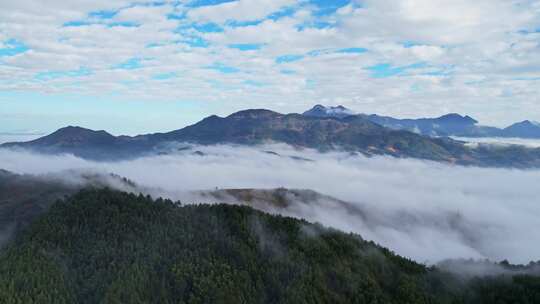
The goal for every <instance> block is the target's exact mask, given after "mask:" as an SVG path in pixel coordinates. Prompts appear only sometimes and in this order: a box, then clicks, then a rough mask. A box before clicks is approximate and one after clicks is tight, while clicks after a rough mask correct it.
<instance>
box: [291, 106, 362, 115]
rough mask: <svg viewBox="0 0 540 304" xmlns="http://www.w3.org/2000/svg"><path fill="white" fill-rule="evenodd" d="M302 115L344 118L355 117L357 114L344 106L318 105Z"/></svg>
mask: <svg viewBox="0 0 540 304" xmlns="http://www.w3.org/2000/svg"><path fill="white" fill-rule="evenodd" d="M302 115H304V116H311V117H337V118H343V117H347V116H350V115H355V113H354V112H353V111H351V110H349V109H347V108H345V107H344V106H341V105H339V106H337V107H325V106H323V105H320V104H319V105H316V106H314V107H313V108H311V109H310V110H308V111H306V112H304V113H303V114H302Z"/></svg>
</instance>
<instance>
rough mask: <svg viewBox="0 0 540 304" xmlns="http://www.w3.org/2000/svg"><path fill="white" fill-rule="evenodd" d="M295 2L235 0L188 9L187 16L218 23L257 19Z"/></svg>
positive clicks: (281, 0)
mask: <svg viewBox="0 0 540 304" xmlns="http://www.w3.org/2000/svg"><path fill="white" fill-rule="evenodd" d="M296 2H297V1H295V0H258V1H252V0H237V1H232V2H225V3H222V4H219V5H209V6H202V7H198V8H195V9H192V10H190V11H188V17H190V18H191V19H193V20H196V21H200V22H218V23H223V22H225V21H228V20H238V21H251V20H259V19H263V18H265V17H266V16H268V15H270V14H271V13H273V12H275V11H277V10H279V9H280V8H282V7H285V6H290V5H294V4H295V3H296Z"/></svg>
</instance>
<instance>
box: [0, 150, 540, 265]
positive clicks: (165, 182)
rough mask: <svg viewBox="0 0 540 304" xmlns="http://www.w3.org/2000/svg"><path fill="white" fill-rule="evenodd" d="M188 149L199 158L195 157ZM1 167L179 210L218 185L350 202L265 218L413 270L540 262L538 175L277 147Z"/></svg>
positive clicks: (2, 155)
mask: <svg viewBox="0 0 540 304" xmlns="http://www.w3.org/2000/svg"><path fill="white" fill-rule="evenodd" d="M196 150H198V151H202V152H203V153H204V156H200V154H201V153H193V152H194V151H196ZM265 151H273V152H277V153H278V154H279V155H280V156H278V155H275V154H273V153H267V152H265ZM291 156H297V157H303V158H307V159H311V160H313V161H306V160H298V158H295V157H291ZM0 164H2V167H3V168H4V169H7V170H11V171H14V172H18V173H31V174H45V173H51V172H60V171H62V170H67V169H81V170H85V169H89V170H98V171H100V172H114V173H116V174H119V175H122V176H125V177H128V178H130V179H132V180H134V181H135V182H137V183H139V184H140V185H143V186H146V187H150V188H154V189H158V188H159V189H161V190H159V191H158V190H153V191H152V194H154V195H156V194H159V195H165V196H168V197H171V198H174V199H181V200H183V201H184V202H213V200H209V199H208V198H206V199H205V198H202V197H200V196H196V195H194V194H193V192H192V191H193V190H201V189H210V190H213V189H215V188H216V187H218V188H220V189H224V188H263V189H264V188H277V187H286V188H297V189H312V190H316V191H318V192H320V193H323V194H327V195H330V196H333V197H335V198H337V199H340V200H343V201H346V202H349V203H350V204H351V206H353V209H354V210H356V211H354V212H353V211H351V209H350V208H347V207H344V206H342V205H340V204H336V203H335V201H333V200H330V199H325V198H324V197H321V198H317V199H315V200H314V201H313V203H311V204H305V203H302V202H298V203H295V204H293V205H291V206H290V207H289V208H287V209H285V210H283V209H279V210H273V212H278V213H282V214H286V215H291V216H296V217H303V218H306V219H308V220H310V221H318V222H321V223H323V224H325V225H328V226H331V227H335V228H338V229H342V230H345V231H353V232H357V233H359V234H361V235H362V236H363V237H364V238H366V239H369V240H374V241H376V242H378V243H380V244H382V245H384V246H387V247H389V248H391V249H393V250H395V251H396V252H397V253H398V254H401V255H404V256H407V257H411V258H414V259H416V260H418V261H420V262H428V263H434V262H438V261H441V260H444V259H447V258H477V259H478V258H489V259H492V260H497V261H499V260H503V259H508V260H510V261H511V262H515V263H527V262H529V261H531V260H538V259H540V245H539V244H540V234H538V233H537V231H536V230H535V229H534V227H540V205H539V204H538V191H537V183H538V181H539V180H540V171H520V170H504V169H480V168H466V167H453V166H447V165H443V164H437V163H431V162H422V161H415V160H404V159H403V160H400V159H392V158H385V157H377V158H371V159H367V158H364V157H359V156H351V155H349V154H346V153H327V154H319V153H317V152H315V151H311V150H302V151H299V150H295V149H293V148H290V147H287V146H283V145H276V146H265V147H257V148H245V147H230V146H213V147H193V149H192V150H187V151H185V152H184V153H181V154H178V155H164V156H158V157H151V158H142V159H138V160H133V161H125V162H118V163H93V162H88V161H84V160H81V159H78V158H75V157H73V156H67V155H66V156H41V155H35V154H26V153H20V152H19V153H15V152H10V151H6V150H0ZM205 200H206V201H205Z"/></svg>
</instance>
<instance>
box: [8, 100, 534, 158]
mask: <svg viewBox="0 0 540 304" xmlns="http://www.w3.org/2000/svg"><path fill="white" fill-rule="evenodd" d="M463 119H464V120H466V121H468V122H469V124H471V123H473V122H474V119H472V118H470V117H468V116H460V115H457V114H450V115H447V116H443V118H442V120H444V121H449V123H447V126H452V125H454V124H455V123H454V121H456V120H463ZM458 125H459V124H458ZM456 128H460V127H459V126H458V127H456ZM178 143H194V144H202V145H215V144H239V145H248V146H252V145H259V144H266V143H285V144H289V145H292V146H297V147H305V148H312V149H316V150H319V151H323V152H324V151H331V150H344V151H349V152H354V153H361V154H363V155H366V156H375V155H389V156H394V157H408V158H418V159H425V160H433V161H438V162H445V163H452V164H460V165H479V166H503V167H504V166H507V167H520V168H527V167H537V166H540V149H536V150H535V149H525V148H519V149H518V148H515V147H514V148H512V149H506V148H498V149H497V150H496V151H493V150H492V149H489V147H481V149H476V148H470V147H467V146H465V145H464V144H463V143H462V142H459V141H455V140H452V139H450V138H434V137H429V136H423V135H421V134H416V133H415V132H411V131H409V130H402V129H395V128H389V127H385V126H383V125H381V124H379V123H376V122H373V121H372V120H370V119H369V117H366V116H363V115H347V116H344V117H333V116H331V117H315V116H306V115H302V114H297V113H291V114H281V113H278V112H274V111H271V110H266V109H249V110H244V111H239V112H236V113H233V114H231V115H228V116H226V117H219V116H216V115H212V116H209V117H206V118H204V119H202V120H201V121H199V122H197V123H195V124H193V125H190V126H187V127H184V128H182V129H178V130H173V131H170V132H165V133H153V134H143V135H138V136H133V137H131V136H113V135H111V134H109V133H107V132H105V131H103V130H100V131H93V130H90V129H84V128H81V127H73V126H70V127H66V128H62V129H59V130H57V131H56V132H53V133H52V134H50V135H47V136H44V137H41V138H38V139H36V140H33V141H29V142H23V143H6V144H3V145H0V147H3V148H12V149H17V148H21V149H27V150H31V151H35V152H39V153H47V154H66V153H68V154H73V155H75V156H78V157H82V158H86V159H92V160H120V159H130V158H137V157H141V156H150V155H156V154H168V153H174V151H175V150H176V149H177V146H178Z"/></svg>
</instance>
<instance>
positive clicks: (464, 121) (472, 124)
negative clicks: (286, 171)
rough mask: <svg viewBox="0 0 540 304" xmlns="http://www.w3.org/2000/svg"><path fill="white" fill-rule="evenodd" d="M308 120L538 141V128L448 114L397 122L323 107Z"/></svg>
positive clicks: (525, 123) (311, 112)
mask: <svg viewBox="0 0 540 304" xmlns="http://www.w3.org/2000/svg"><path fill="white" fill-rule="evenodd" d="M303 115H305V116H310V117H339V118H342V117H346V116H350V115H358V116H362V117H364V118H366V119H367V120H369V121H371V122H374V123H376V124H379V125H381V126H384V127H387V128H391V129H395V130H407V131H410V132H414V133H418V134H421V135H426V136H432V137H437V136H459V137H518V138H540V124H538V123H534V122H531V121H528V120H526V121H523V122H520V123H516V124H513V125H511V126H509V127H507V128H505V129H500V128H496V127H489V126H482V125H478V121H477V120H475V119H474V118H472V117H470V116H467V115H466V116H462V115H460V114H457V113H450V114H446V115H443V116H441V117H437V118H418V119H399V118H394V117H390V116H380V115H376V114H355V113H354V112H353V111H352V110H350V109H347V108H345V107H343V106H337V107H325V106H322V105H316V106H315V107H313V108H312V109H310V110H308V111H306V112H304V113H303Z"/></svg>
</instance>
